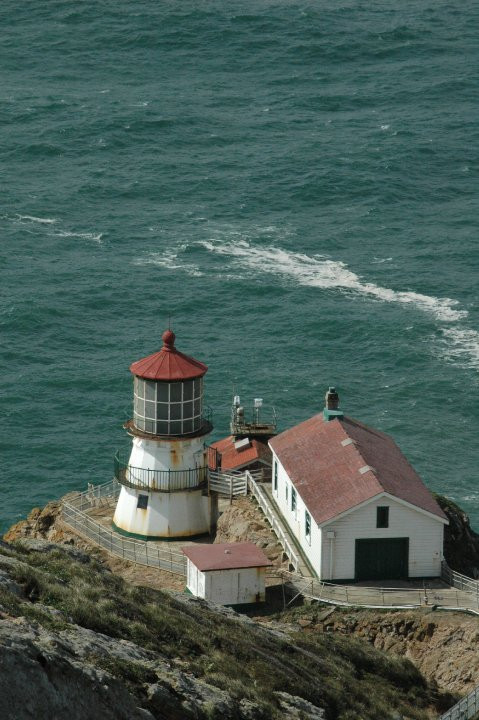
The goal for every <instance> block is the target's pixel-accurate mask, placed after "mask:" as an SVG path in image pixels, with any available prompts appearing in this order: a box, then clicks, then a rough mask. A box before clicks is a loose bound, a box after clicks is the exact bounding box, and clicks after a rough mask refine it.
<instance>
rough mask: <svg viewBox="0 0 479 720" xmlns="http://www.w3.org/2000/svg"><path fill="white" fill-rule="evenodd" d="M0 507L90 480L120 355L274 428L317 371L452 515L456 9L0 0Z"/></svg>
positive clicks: (469, 19) (471, 324) (462, 385)
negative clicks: (195, 368)
mask: <svg viewBox="0 0 479 720" xmlns="http://www.w3.org/2000/svg"><path fill="white" fill-rule="evenodd" d="M0 21H1V27H2V42H1V47H0V53H1V62H0V73H1V83H0V97H1V103H0V118H1V123H2V133H1V148H0V153H1V155H0V159H1V164H0V171H1V208H0V215H1V216H0V228H1V235H0V279H1V283H0V298H1V305H0V338H1V342H0V365H1V373H0V397H1V406H0V413H1V435H0V445H1V457H2V464H1V470H2V474H1V488H2V503H1V529H2V530H4V529H6V528H7V527H8V526H9V524H11V523H12V522H14V521H16V520H18V519H19V518H21V517H23V516H24V515H25V514H26V513H27V512H28V511H29V510H30V509H31V507H33V506H34V505H41V504H42V503H45V502H46V501H48V500H49V499H52V498H55V497H57V496H60V495H61V494H63V493H65V492H67V491H70V490H73V489H84V488H85V487H86V484H87V482H94V483H98V482H104V481H107V480H109V479H110V478H111V476H112V458H113V454H114V452H115V450H116V449H117V448H118V447H121V446H125V445H126V444H127V443H128V438H127V436H126V435H125V432H124V430H123V429H122V423H123V422H124V421H125V419H126V418H127V417H128V415H129V414H130V411H131V396H132V383H131V376H130V373H129V371H128V367H129V364H130V363H131V362H132V361H134V360H136V359H138V358H140V357H142V356H143V355H146V354H148V353H150V352H153V351H155V350H156V349H159V347H160V345H161V339H160V337H161V333H162V331H163V330H164V329H165V327H166V326H167V325H168V318H169V317H171V324H172V328H173V329H174V330H175V332H176V334H177V346H178V347H179V349H181V350H183V351H185V352H187V353H190V354H193V355H195V356H196V357H198V359H200V360H203V361H204V362H206V363H207V364H208V365H209V367H210V369H209V372H208V375H207V378H206V379H207V396H208V402H209V404H210V405H211V406H212V408H213V410H214V417H215V431H214V432H215V435H214V437H220V436H221V435H223V434H226V433H227V431H228V417H229V406H230V402H231V397H232V394H233V392H234V393H238V394H240V395H241V397H242V400H243V402H244V403H245V404H248V402H250V401H252V399H253V398H254V397H263V398H264V400H265V403H267V404H270V405H274V406H275V407H276V410H277V413H278V416H279V425H280V427H281V428H286V427H288V426H290V425H292V424H293V423H296V422H298V421H300V420H302V419H305V418H307V417H309V416H311V415H312V414H314V413H315V412H317V411H319V410H320V409H321V408H322V406H323V397H324V392H325V390H326V388H327V386H328V385H329V384H335V385H336V386H337V387H338V389H339V392H340V395H341V401H342V406H343V408H344V410H345V412H346V413H347V414H349V415H351V416H352V417H355V418H358V419H360V420H362V421H364V422H366V423H368V424H371V425H373V426H375V427H378V428H380V429H382V430H384V431H386V432H388V433H391V434H392V435H393V437H394V438H395V440H396V441H397V442H398V444H399V445H400V447H401V448H402V450H403V451H404V453H405V454H406V455H407V457H408V458H409V460H410V462H411V463H412V464H413V465H414V466H415V467H416V469H417V470H418V471H419V473H420V474H421V476H422V477H423V479H424V480H425V482H426V483H427V484H428V485H429V487H431V488H432V489H434V490H435V491H438V492H441V493H445V494H447V495H448V496H449V497H451V498H453V499H454V500H456V501H457V502H459V503H460V504H461V505H462V506H463V507H464V508H465V509H466V510H467V512H468V513H470V516H471V518H472V522H473V525H475V527H476V528H478V529H479V489H478V467H479V443H478V441H477V437H478V425H479V409H478V402H477V398H478V391H479V382H478V379H479V375H478V372H479V308H478V298H477V275H478V269H479V251H478V203H477V196H478V187H479V163H478V147H479V112H478V109H479V104H478V101H479V97H478V95H479V82H478V80H479V78H478V70H479V48H478V44H477V27H478V24H479V10H478V6H477V4H476V3H472V2H471V1H470V0H464V2H462V3H460V4H458V3H453V2H443V1H442V0H434V2H433V1H432V0H411V1H410V2H405V3H384V2H378V1H377V0H370V1H369V2H367V3H366V2H358V1H357V0H356V1H355V2H352V1H351V0H345V1H344V2H331V0H318V1H317V2H312V1H311V0H303V1H298V0H287V1H286V0H283V1H276V2H273V1H270V0H263V1H260V0H244V1H242V2H241V1H240V2H236V3H227V2H224V0H223V1H221V2H220V1H219V0H183V2H181V3H179V2H171V1H168V0H164V1H163V2H157V3H153V2H146V1H141V0H138V1H137V2H135V3H131V2H125V0H115V2H113V1H112V0H104V1H103V2H101V3H98V2H93V1H92V0H83V1H82V2H76V3H72V2H66V1H64V2H62V1H61V0H55V1H53V0H44V1H43V2H41V3H26V4H25V3H24V4H18V3H14V2H13V1H12V0H6V1H5V2H3V3H2V6H1V8H0Z"/></svg>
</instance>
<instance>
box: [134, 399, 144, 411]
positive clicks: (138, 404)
mask: <svg viewBox="0 0 479 720" xmlns="http://www.w3.org/2000/svg"><path fill="white" fill-rule="evenodd" d="M135 412H136V413H137V414H138V415H144V414H145V401H144V400H143V398H139V397H137V398H135Z"/></svg>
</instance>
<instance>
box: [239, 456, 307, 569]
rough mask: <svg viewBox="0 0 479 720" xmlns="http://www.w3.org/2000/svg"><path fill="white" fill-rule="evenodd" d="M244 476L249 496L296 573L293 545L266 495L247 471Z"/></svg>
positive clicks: (298, 564)
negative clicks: (256, 504)
mask: <svg viewBox="0 0 479 720" xmlns="http://www.w3.org/2000/svg"><path fill="white" fill-rule="evenodd" d="M245 475H246V477H247V480H248V488H249V489H250V491H251V494H252V495H253V497H255V498H256V500H257V502H258V505H259V506H260V508H261V509H262V511H263V512H264V514H265V516H266V519H267V520H268V522H269V524H270V525H271V528H272V530H273V532H274V534H275V535H276V537H277V538H278V540H279V542H280V544H281V546H282V548H283V550H284V552H285V553H286V555H287V556H288V558H289V561H290V563H291V565H292V566H293V567H294V569H295V571H296V572H298V570H299V566H300V559H299V556H298V554H297V553H296V550H295V549H294V548H293V545H292V544H291V542H290V541H289V538H288V537H287V535H286V533H285V532H284V530H283V528H282V527H281V525H280V523H279V522H278V520H277V518H276V516H275V514H274V512H273V510H272V509H271V506H270V504H269V501H268V497H267V495H266V493H265V492H264V490H263V488H262V487H261V485H259V484H258V483H257V482H256V480H255V479H254V477H253V475H252V474H251V473H250V472H249V470H246V471H245Z"/></svg>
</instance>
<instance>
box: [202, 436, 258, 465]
mask: <svg viewBox="0 0 479 720" xmlns="http://www.w3.org/2000/svg"><path fill="white" fill-rule="evenodd" d="M211 447H212V448H214V449H215V450H216V451H217V452H218V453H219V455H220V456H221V469H222V470H235V469H239V468H242V467H244V466H245V465H249V464H250V463H254V462H257V461H260V462H263V463H266V464H267V465H271V450H270V448H269V447H268V445H266V444H265V443H262V442H259V440H255V439H254V438H251V439H250V444H249V446H248V447H240V448H236V447H235V438H234V437H233V435H229V436H228V437H226V438H223V439H222V440H217V441H216V442H214V443H212V445H211ZM212 469H215V468H213V467H212Z"/></svg>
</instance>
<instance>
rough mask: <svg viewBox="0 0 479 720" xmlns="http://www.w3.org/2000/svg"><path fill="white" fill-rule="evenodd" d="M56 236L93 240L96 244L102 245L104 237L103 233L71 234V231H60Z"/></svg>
mask: <svg viewBox="0 0 479 720" xmlns="http://www.w3.org/2000/svg"><path fill="white" fill-rule="evenodd" d="M55 235H56V236H57V237H65V238H67V237H68V238H69V237H76V238H81V239H82V240H93V241H94V242H97V243H101V239H102V237H103V233H91V232H83V233H82V232H70V231H69V230H60V231H59V232H56V233H55Z"/></svg>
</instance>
